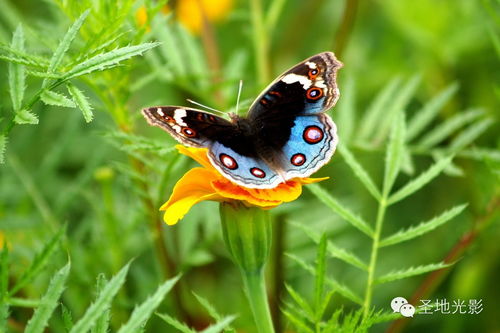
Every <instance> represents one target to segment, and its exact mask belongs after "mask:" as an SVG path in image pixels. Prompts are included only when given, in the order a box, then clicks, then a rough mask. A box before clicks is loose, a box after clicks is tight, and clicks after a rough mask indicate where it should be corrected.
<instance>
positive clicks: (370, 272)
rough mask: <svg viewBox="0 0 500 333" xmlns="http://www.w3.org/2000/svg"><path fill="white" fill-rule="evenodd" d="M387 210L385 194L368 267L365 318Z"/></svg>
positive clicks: (368, 307) (378, 212)
mask: <svg viewBox="0 0 500 333" xmlns="http://www.w3.org/2000/svg"><path fill="white" fill-rule="evenodd" d="M386 209H387V194H384V196H383V197H382V199H381V200H380V202H379V206H378V211H377V221H376V222H375V231H374V234H373V243H372V251H371V256H370V264H369V265H368V279H367V281H366V292H365V301H364V304H363V308H364V313H363V315H364V316H365V317H366V316H367V315H368V313H369V311H370V307H371V301H372V295H373V282H374V280H375V269H376V265H377V255H378V249H379V242H380V235H381V234H382V225H383V223H384V217H385V211H386Z"/></svg>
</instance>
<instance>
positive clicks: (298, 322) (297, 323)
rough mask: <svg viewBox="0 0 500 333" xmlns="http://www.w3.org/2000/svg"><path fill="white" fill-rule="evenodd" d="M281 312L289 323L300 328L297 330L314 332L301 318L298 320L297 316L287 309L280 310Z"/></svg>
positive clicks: (308, 332) (307, 332)
mask: <svg viewBox="0 0 500 333" xmlns="http://www.w3.org/2000/svg"><path fill="white" fill-rule="evenodd" d="M282 313H283V314H284V315H285V317H286V318H287V319H288V320H289V321H290V323H292V325H295V326H296V327H297V328H299V329H300V330H299V332H306V333H314V331H313V330H312V329H311V328H309V327H308V326H307V323H305V322H304V321H303V320H300V318H298V317H297V316H295V315H293V314H292V313H290V312H289V311H287V310H282Z"/></svg>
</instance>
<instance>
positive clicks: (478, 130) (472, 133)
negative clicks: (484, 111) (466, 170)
mask: <svg viewBox="0 0 500 333" xmlns="http://www.w3.org/2000/svg"><path fill="white" fill-rule="evenodd" d="M493 123H494V120H493V119H491V118H487V119H484V120H482V121H478V122H476V123H475V124H473V125H471V126H469V127H468V128H467V129H466V130H464V131H463V132H462V133H460V134H459V135H458V136H457V137H456V138H455V139H454V140H453V141H452V142H451V144H450V150H451V151H453V152H456V151H458V150H460V149H462V148H464V147H465V146H467V145H468V144H470V143H472V142H473V141H474V140H476V139H477V138H478V137H479V136H480V135H481V134H483V133H484V131H486V129H487V128H488V127H490V126H491V125H492V124H493Z"/></svg>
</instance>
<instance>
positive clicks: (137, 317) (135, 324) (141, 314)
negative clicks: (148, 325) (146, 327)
mask: <svg viewBox="0 0 500 333" xmlns="http://www.w3.org/2000/svg"><path fill="white" fill-rule="evenodd" d="M179 278H180V276H176V277H174V278H172V279H170V280H167V281H165V282H164V283H163V284H162V285H161V286H160V287H158V289H157V290H156V292H155V293H154V294H153V295H152V296H150V297H149V298H148V299H147V300H145V301H144V302H143V303H142V304H141V305H140V306H138V307H136V308H135V309H134V311H133V312H132V315H131V316H130V319H129V320H128V321H127V323H126V324H125V325H124V326H122V327H121V328H120V330H119V331H118V333H134V332H137V330H138V329H139V328H140V327H141V325H143V324H144V323H145V322H146V321H147V320H148V319H149V317H150V316H151V314H152V313H153V311H154V310H155V309H156V308H157V307H158V306H159V305H160V303H161V302H162V301H163V299H164V298H165V295H166V294H167V293H168V292H169V291H170V289H172V287H173V286H174V285H175V284H176V283H177V281H178V280H179Z"/></svg>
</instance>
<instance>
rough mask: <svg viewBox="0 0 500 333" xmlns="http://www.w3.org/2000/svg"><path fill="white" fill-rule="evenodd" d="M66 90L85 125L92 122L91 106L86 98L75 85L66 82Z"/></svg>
mask: <svg viewBox="0 0 500 333" xmlns="http://www.w3.org/2000/svg"><path fill="white" fill-rule="evenodd" d="M66 87H67V88H68V92H69V94H70V95H71V97H73V101H74V102H75V104H76V105H77V106H78V108H79V109H80V110H81V111H82V114H83V118H85V121H86V122H87V123H90V122H91V121H92V118H93V117H94V114H93V113H92V106H91V105H90V103H89V101H88V99H87V96H85V95H84V94H83V92H82V91H81V90H80V89H78V88H77V87H76V86H75V85H73V84H71V83H69V82H68V84H67V85H66Z"/></svg>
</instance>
